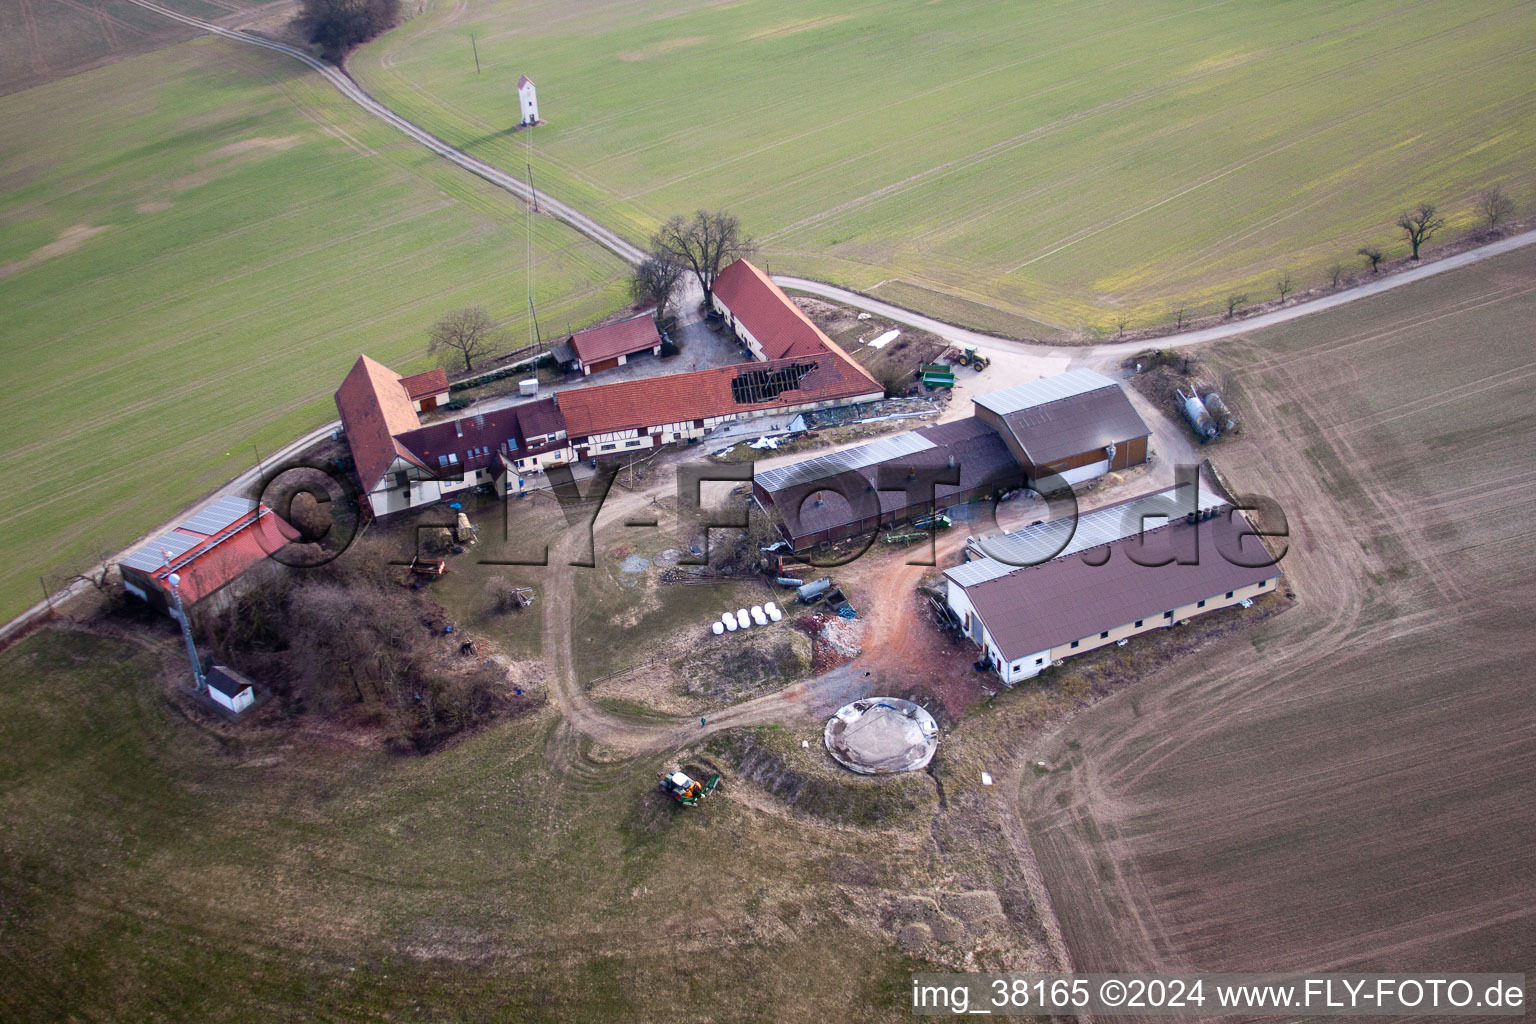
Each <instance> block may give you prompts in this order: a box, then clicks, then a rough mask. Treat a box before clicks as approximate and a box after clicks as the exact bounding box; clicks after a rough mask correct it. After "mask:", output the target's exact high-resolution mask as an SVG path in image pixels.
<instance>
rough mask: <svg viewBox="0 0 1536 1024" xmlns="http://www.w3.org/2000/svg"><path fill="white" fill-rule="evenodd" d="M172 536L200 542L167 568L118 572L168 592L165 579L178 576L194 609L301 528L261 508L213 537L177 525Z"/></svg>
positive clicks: (184, 598)
mask: <svg viewBox="0 0 1536 1024" xmlns="http://www.w3.org/2000/svg"><path fill="white" fill-rule="evenodd" d="M193 521H195V518H194V520H193ZM173 534H182V535H184V537H185V538H186V539H194V538H195V542H194V543H193V544H192V545H191V546H190V547H187V548H185V549H184V550H182V551H181V552H180V553H179V554H177V555H175V556H174V557H172V558H170V559H169V563H170V564H169V566H168V567H167V566H166V565H164V564H161V565H159V566H156V567H155V568H154V569H152V570H145V569H141V568H138V567H136V566H133V565H130V564H127V563H126V562H125V563H124V564H123V565H120V566H119V569H120V570H127V571H132V572H135V573H137V574H138V578H146V577H147V578H148V579H150V580H152V581H153V582H154V583H155V585H157V586H158V587H159V588H160V589H161V590H163V591H165V592H166V593H169V592H170V585H169V584H168V583H167V582H166V579H167V578H168V577H169V576H170V575H171V573H172V572H174V573H176V575H177V577H178V578H179V582H178V584H177V589H178V590H180V591H181V599H182V601H183V602H184V603H186V604H189V605H190V604H195V603H197V602H198V601H200V600H202V599H203V598H205V597H207V596H208V595H209V594H211V593H213V592H214V591H215V590H218V589H219V588H220V587H222V586H224V585H225V584H227V583H229V582H231V581H232V580H233V579H234V578H235V577H236V576H239V575H240V574H241V573H242V572H244V571H245V570H247V569H249V568H250V567H251V566H252V565H255V564H256V563H257V562H259V561H261V560H262V559H263V558H267V557H268V556H270V555H272V554H274V553H275V552H277V551H278V550H279V549H280V548H282V547H283V546H284V545H285V544H287V543H289V542H290V541H294V540H298V539H299V536H300V535H299V531H298V530H295V529H294V528H293V527H292V526H290V525H288V523H286V522H285V521H284V520H283V518H282V517H281V516H279V515H278V514H277V513H275V512H273V511H272V510H271V509H270V508H268V507H267V506H265V505H258V506H256V507H255V508H254V509H252V510H251V511H250V512H248V513H246V514H245V515H243V516H240V517H239V518H238V519H236V520H235V521H234V522H232V523H230V524H229V525H227V526H224V527H222V528H220V529H218V530H216V531H215V532H213V533H211V534H201V533H198V532H197V531H196V530H193V529H190V528H189V525H188V524H183V525H181V526H179V527H177V528H176V530H174V531H173ZM162 550H163V549H162ZM151 554H152V555H153V553H151Z"/></svg>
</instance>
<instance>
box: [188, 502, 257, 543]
mask: <svg viewBox="0 0 1536 1024" xmlns="http://www.w3.org/2000/svg"><path fill="white" fill-rule="evenodd" d="M255 509H256V503H255V502H254V501H252V500H251V499H250V498H220V499H219V500H218V501H216V502H214V503H213V504H212V505H209V506H208V507H207V508H205V509H203V510H202V511H201V512H199V513H198V514H197V515H195V516H193V517H192V518H191V519H188V520H187V521H186V522H184V523H182V524H181V529H183V530H191V531H192V532H193V533H201V534H203V535H204V536H206V537H211V536H213V535H214V534H216V533H218V532H219V531H220V530H222V529H224V528H225V527H226V526H228V525H229V524H230V523H233V522H235V521H236V520H238V519H240V518H241V517H243V516H248V515H250V514H251V513H252V512H253V511H255Z"/></svg>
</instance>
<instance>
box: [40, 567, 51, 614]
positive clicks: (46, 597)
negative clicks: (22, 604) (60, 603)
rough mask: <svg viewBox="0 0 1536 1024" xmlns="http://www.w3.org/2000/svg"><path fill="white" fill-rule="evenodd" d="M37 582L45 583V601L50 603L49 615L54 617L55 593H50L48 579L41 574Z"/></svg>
mask: <svg viewBox="0 0 1536 1024" xmlns="http://www.w3.org/2000/svg"><path fill="white" fill-rule="evenodd" d="M37 582H39V583H41V584H42V585H43V601H44V603H45V604H47V605H48V617H49V618H50V619H51V618H53V595H52V594H50V593H48V581H47V580H45V579H44V578H43V577H41V576H39V577H38V578H37Z"/></svg>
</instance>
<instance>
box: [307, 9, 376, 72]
mask: <svg viewBox="0 0 1536 1024" xmlns="http://www.w3.org/2000/svg"><path fill="white" fill-rule="evenodd" d="M299 13H300V22H301V24H303V25H304V26H306V27H307V29H308V32H309V41H310V42H312V43H319V44H320V47H321V49H322V50H324V53H325V59H326V60H329V61H333V62H335V63H337V64H340V63H341V61H342V58H344V57H345V56H346V55H347V51H348V50H350V49H352V47H354V46H356V45H358V44H359V43H364V42H367V41H368V40H370V39H372V38H373V37H374V36H376V35H378V34H379V33H380V32H383V31H385V30H387V29H390V28H393V27H394V26H395V25H396V24H397V23H398V22H399V21H400V0H302V2H301V3H300V5H299Z"/></svg>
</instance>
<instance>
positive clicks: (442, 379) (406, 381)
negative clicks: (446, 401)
mask: <svg viewBox="0 0 1536 1024" xmlns="http://www.w3.org/2000/svg"><path fill="white" fill-rule="evenodd" d="M400 386H401V387H403V388H405V393H406V395H407V396H408V397H409V398H410V400H411V401H413V402H414V401H417V400H418V399H422V398H430V397H431V396H433V395H441V394H442V393H443V392H445V391H447V390H448V374H447V373H446V372H445V371H444V370H443V368H442V367H441V366H439V367H437V368H435V369H431V370H428V371H427V372H426V373H418V374H416V375H415V376H413V377H402V378H400Z"/></svg>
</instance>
